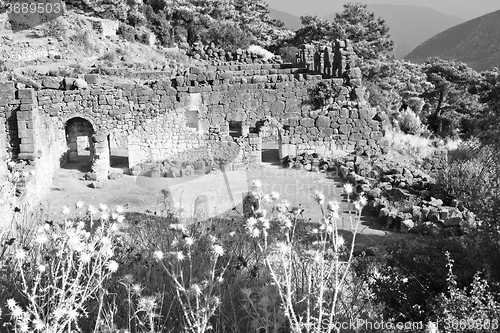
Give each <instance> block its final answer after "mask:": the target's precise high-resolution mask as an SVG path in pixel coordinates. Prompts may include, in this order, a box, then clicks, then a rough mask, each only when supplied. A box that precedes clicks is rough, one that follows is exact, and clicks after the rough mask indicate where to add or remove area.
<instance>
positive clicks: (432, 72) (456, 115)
mask: <svg viewBox="0 0 500 333" xmlns="http://www.w3.org/2000/svg"><path fill="white" fill-rule="evenodd" d="M423 71H424V73H425V74H426V76H427V81H429V82H430V83H431V84H432V85H433V88H432V89H430V90H428V91H427V92H425V93H424V94H423V97H424V98H425V100H426V106H425V109H426V110H427V112H428V119H429V125H430V127H431V128H432V129H433V130H434V131H435V132H436V133H440V134H444V135H449V134H452V132H453V131H454V130H456V129H457V128H458V127H459V125H460V121H461V118H462V117H469V116H470V115H471V114H473V113H474V112H476V110H477V109H479V108H481V106H480V103H479V100H478V97H477V96H476V95H474V94H471V93H470V92H469V88H470V87H472V86H474V85H475V84H476V83H477V82H479V80H480V75H479V74H478V73H477V72H476V71H474V70H473V69H472V68H470V67H468V66H467V65H466V64H464V63H462V62H455V61H452V60H444V59H440V58H431V59H429V60H428V61H427V62H426V63H425V64H424V66H423Z"/></svg>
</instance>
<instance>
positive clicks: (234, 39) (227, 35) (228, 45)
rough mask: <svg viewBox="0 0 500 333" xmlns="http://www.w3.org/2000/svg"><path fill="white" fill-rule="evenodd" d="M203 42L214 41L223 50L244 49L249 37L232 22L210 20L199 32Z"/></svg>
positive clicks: (246, 46)
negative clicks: (206, 26)
mask: <svg viewBox="0 0 500 333" xmlns="http://www.w3.org/2000/svg"><path fill="white" fill-rule="evenodd" d="M199 36H200V40H201V42H202V43H203V44H210V43H214V44H215V45H217V46H218V47H221V48H223V49H225V50H236V49H239V48H241V49H246V48H248V46H250V43H251V39H250V37H249V36H248V34H247V33H245V32H244V31H243V30H241V29H240V28H239V27H238V26H237V25H236V24H235V23H234V22H230V21H222V22H212V23H210V25H209V26H208V28H206V29H205V30H204V31H202V32H200V35H199Z"/></svg>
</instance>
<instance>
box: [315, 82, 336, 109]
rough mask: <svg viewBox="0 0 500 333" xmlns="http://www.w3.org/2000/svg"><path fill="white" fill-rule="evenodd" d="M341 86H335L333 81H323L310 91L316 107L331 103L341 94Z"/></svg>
mask: <svg viewBox="0 0 500 333" xmlns="http://www.w3.org/2000/svg"><path fill="white" fill-rule="evenodd" d="M340 91H341V87H338V86H334V85H333V84H332V82H331V81H324V80H323V81H321V82H319V83H318V84H316V85H315V86H314V87H313V88H312V89H311V90H310V92H309V95H310V97H311V100H312V101H313V103H314V104H315V105H316V107H319V108H321V107H324V106H327V105H329V104H331V103H332V102H333V101H334V99H335V98H336V97H338V96H339V95H340Z"/></svg>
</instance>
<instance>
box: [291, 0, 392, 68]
mask: <svg viewBox="0 0 500 333" xmlns="http://www.w3.org/2000/svg"><path fill="white" fill-rule="evenodd" d="M301 20H302V25H303V26H302V28H300V29H298V30H297V31H296V33H295V38H294V39H293V40H292V43H293V44H295V45H300V44H308V43H314V42H317V43H325V42H332V41H333V40H334V39H336V38H340V39H349V40H351V41H353V42H354V51H355V52H356V54H357V55H358V57H359V58H360V59H361V60H369V59H377V58H378V57H379V56H381V55H384V54H387V53H389V52H391V51H392V50H393V47H394V42H393V41H392V40H391V39H390V38H389V27H388V26H387V25H386V24H385V21H384V20H382V19H381V18H375V14H373V13H371V12H369V11H368V10H367V5H365V4H361V3H347V4H345V5H344V10H343V12H342V13H337V14H336V15H335V19H334V21H333V22H328V21H325V20H322V19H320V18H318V17H317V16H310V15H307V16H302V17H301Z"/></svg>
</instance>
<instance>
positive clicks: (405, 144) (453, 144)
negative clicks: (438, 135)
mask: <svg viewBox="0 0 500 333" xmlns="http://www.w3.org/2000/svg"><path fill="white" fill-rule="evenodd" d="M385 138H386V139H387V140H388V141H389V147H391V148H393V149H394V150H396V151H398V152H400V153H402V154H409V155H411V156H414V157H418V158H425V157H428V156H430V155H431V154H432V153H433V152H434V150H435V149H436V148H446V149H448V150H449V151H452V150H455V149H457V147H458V145H459V144H460V142H461V140H443V139H430V138H424V137H421V136H418V135H412V134H405V133H403V132H401V131H397V130H387V131H386V133H385Z"/></svg>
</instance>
